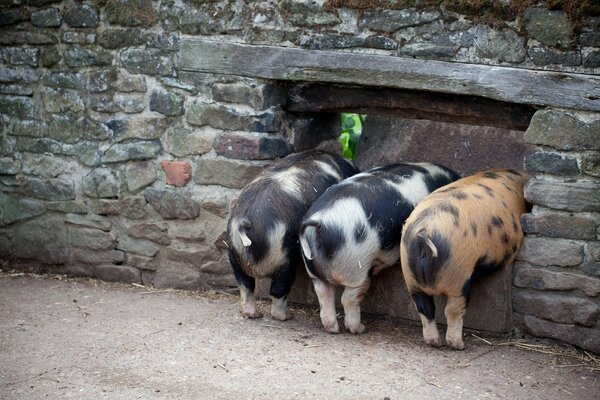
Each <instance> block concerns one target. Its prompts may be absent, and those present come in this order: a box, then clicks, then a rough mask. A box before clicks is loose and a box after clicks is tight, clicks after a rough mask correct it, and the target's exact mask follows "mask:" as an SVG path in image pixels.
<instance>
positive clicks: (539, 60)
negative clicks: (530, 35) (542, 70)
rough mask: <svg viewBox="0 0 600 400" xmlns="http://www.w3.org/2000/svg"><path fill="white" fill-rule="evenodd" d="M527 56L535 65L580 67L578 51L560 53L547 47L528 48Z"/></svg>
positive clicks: (560, 51) (579, 53)
mask: <svg viewBox="0 0 600 400" xmlns="http://www.w3.org/2000/svg"><path fill="white" fill-rule="evenodd" d="M527 55H528V56H529V58H531V61H533V63H534V64H535V65H553V64H557V65H565V66H571V67H575V66H578V65H581V52H580V51H579V50H573V51H562V50H556V49H552V48H548V47H542V46H535V47H530V48H529V50H528V51H527Z"/></svg>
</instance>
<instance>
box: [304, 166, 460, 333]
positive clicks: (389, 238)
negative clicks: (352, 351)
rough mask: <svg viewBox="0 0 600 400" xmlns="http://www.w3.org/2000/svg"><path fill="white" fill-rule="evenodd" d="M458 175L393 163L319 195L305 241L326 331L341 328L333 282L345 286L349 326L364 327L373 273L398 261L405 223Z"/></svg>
mask: <svg viewBox="0 0 600 400" xmlns="http://www.w3.org/2000/svg"><path fill="white" fill-rule="evenodd" d="M458 178H459V176H458V175H457V174H456V173H455V172H453V171H451V170H449V169H448V168H445V167H443V166H440V165H435V164H429V163H414V164H413V163H406V164H391V165H387V166H383V167H378V168H374V169H371V170H369V171H366V172H363V173H360V174H358V175H354V176H353V177H351V178H348V179H346V180H344V181H342V182H340V183H338V184H336V185H334V186H332V187H331V188H329V190H327V192H326V193H325V194H324V195H323V196H321V197H320V198H319V199H317V201H316V202H315V203H314V204H313V205H312V207H311V208H310V210H309V211H308V213H307V214H306V216H305V217H304V220H303V222H302V226H301V228H300V244H301V247H302V252H303V256H304V262H305V265H306V269H307V271H308V274H309V276H310V277H311V278H312V280H313V284H314V287H315V292H316V294H317V297H318V298H319V304H320V307H321V322H322V323H323V326H324V327H325V329H326V330H327V331H329V332H332V333H337V332H338V331H339V326H338V322H337V318H336V312H335V287H334V285H342V286H345V289H344V293H343V295H342V305H343V307H344V313H345V326H346V329H348V330H349V331H350V332H352V333H361V332H363V331H364V328H365V327H364V325H362V324H361V323H360V302H361V301H362V299H363V298H364V295H365V293H366V292H367V290H368V288H369V285H370V281H371V276H372V275H373V274H376V273H378V272H379V271H380V270H382V269H383V268H386V267H389V266H390V265H393V264H394V263H396V262H397V261H398V259H399V247H400V235H401V231H402V224H403V223H404V221H405V220H406V218H408V216H409V214H410V213H411V211H412V210H413V209H414V207H415V205H416V204H417V203H418V202H419V201H421V200H422V199H423V198H425V196H427V195H428V194H429V193H431V192H432V191H434V190H435V189H437V188H439V187H441V186H444V185H446V184H448V183H450V182H453V181H454V180H456V179H458Z"/></svg>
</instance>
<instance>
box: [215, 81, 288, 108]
mask: <svg viewBox="0 0 600 400" xmlns="http://www.w3.org/2000/svg"><path fill="white" fill-rule="evenodd" d="M212 95H213V99H214V100H216V101H221V102H226V103H237V104H245V105H247V106H250V107H252V108H254V109H255V110H266V109H267V108H269V107H272V106H283V105H284V104H285V92H284V91H283V90H282V89H281V88H280V86H279V85H276V84H270V83H268V84H244V83H216V84H215V85H213V87H212Z"/></svg>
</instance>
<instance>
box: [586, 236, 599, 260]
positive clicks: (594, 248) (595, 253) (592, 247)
mask: <svg viewBox="0 0 600 400" xmlns="http://www.w3.org/2000/svg"><path fill="white" fill-rule="evenodd" d="M588 250H589V252H590V255H591V256H592V258H593V259H594V260H596V261H600V242H598V241H596V242H592V243H588Z"/></svg>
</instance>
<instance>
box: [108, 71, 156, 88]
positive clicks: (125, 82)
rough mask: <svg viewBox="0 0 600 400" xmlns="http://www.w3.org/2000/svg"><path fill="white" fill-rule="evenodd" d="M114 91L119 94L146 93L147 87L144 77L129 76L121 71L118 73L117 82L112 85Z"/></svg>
mask: <svg viewBox="0 0 600 400" xmlns="http://www.w3.org/2000/svg"><path fill="white" fill-rule="evenodd" d="M112 86H113V87H114V89H115V90H118V91H120V92H126V93H131V92H140V93H146V90H148V85H147V84H146V77H144V76H143V75H130V74H127V73H125V72H123V71H119V74H118V75H117V80H116V81H115V82H114V84H113V85H112Z"/></svg>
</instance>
